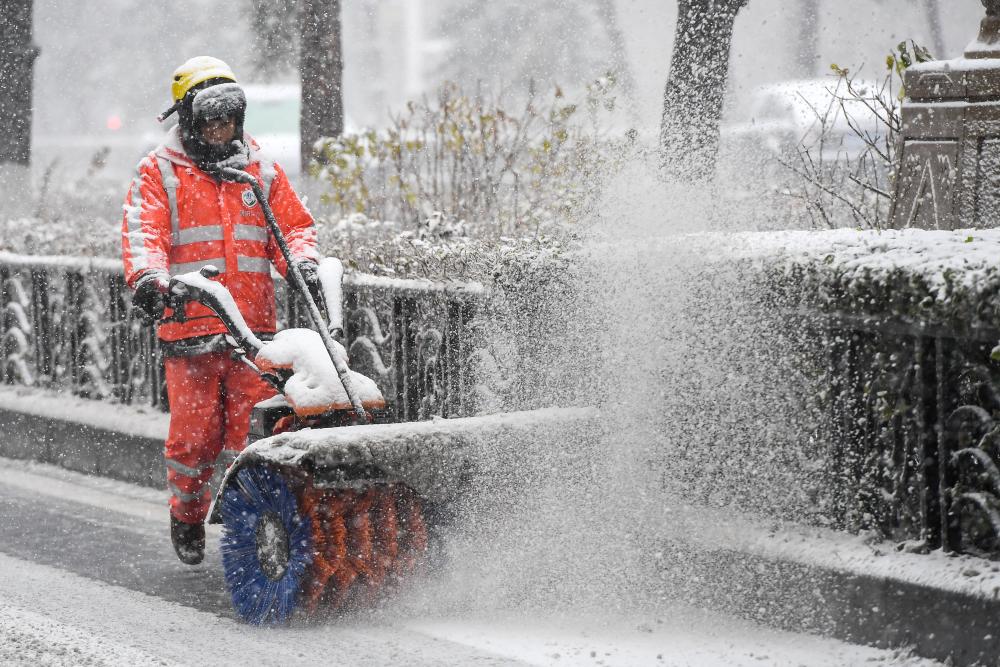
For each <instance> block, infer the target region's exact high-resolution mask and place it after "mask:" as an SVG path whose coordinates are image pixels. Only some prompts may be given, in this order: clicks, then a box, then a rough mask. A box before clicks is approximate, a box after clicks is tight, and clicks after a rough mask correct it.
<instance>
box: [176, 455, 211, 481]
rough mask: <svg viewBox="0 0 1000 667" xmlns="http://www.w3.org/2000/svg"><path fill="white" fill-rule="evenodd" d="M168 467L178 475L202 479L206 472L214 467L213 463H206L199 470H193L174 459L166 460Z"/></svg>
mask: <svg viewBox="0 0 1000 667" xmlns="http://www.w3.org/2000/svg"><path fill="white" fill-rule="evenodd" d="M166 461H167V467H168V468H170V469H171V470H173V471H174V472H176V473H180V474H181V475H184V476H185V477H200V476H201V474H202V473H203V472H205V471H206V470H211V469H212V468H213V467H214V466H213V465H212V464H211V463H206V464H204V465H202V466H200V467H198V468H191V467H188V466H186V465H184V464H183V463H179V462H177V461H174V460H173V459H166Z"/></svg>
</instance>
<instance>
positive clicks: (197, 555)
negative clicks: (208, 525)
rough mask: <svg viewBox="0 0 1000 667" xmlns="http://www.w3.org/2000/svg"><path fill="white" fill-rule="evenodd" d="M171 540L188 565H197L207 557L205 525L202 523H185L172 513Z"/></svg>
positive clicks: (178, 554)
mask: <svg viewBox="0 0 1000 667" xmlns="http://www.w3.org/2000/svg"><path fill="white" fill-rule="evenodd" d="M170 541H171V542H173V543H174V551H175V552H177V557H178V558H180V559H181V562H182V563H184V564H186V565H197V564H198V563H200V562H201V559H202V558H204V557H205V526H203V525H202V524H201V523H184V522H183V521H178V520H177V519H176V518H175V517H174V516H173V515H171V516H170Z"/></svg>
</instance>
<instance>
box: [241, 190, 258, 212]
mask: <svg viewBox="0 0 1000 667" xmlns="http://www.w3.org/2000/svg"><path fill="white" fill-rule="evenodd" d="M256 204H257V196H256V195H255V194H254V193H253V190H244V191H243V205H244V206H246V207H247V208H253V207H254V206H256Z"/></svg>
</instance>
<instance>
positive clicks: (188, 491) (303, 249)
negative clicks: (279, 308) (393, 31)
mask: <svg viewBox="0 0 1000 667" xmlns="http://www.w3.org/2000/svg"><path fill="white" fill-rule="evenodd" d="M171 92H172V96H173V101H174V103H173V105H172V106H171V107H170V108H169V109H168V110H167V111H166V112H164V113H163V114H162V115H161V120H163V119H164V118H166V117H169V116H170V115H171V114H173V113H176V114H177V117H178V123H177V125H176V126H174V127H173V128H172V129H171V131H170V132H169V134H168V136H167V138H166V141H165V142H164V143H163V144H162V145H160V146H159V147H157V148H156V149H155V150H153V151H152V152H151V153H149V154H148V155H147V156H145V157H144V158H143V159H142V160H141V161H140V162H139V165H138V168H137V170H136V172H137V173H136V175H135V178H134V179H133V180H132V183H131V185H130V186H129V191H128V195H127V196H126V200H125V205H124V209H125V215H124V219H123V221H122V257H123V261H124V264H125V280H126V282H127V284H128V285H129V287H131V288H132V289H133V290H134V295H133V308H134V309H135V310H136V312H137V313H138V314H139V315H140V317H141V318H142V319H143V320H144V321H146V322H148V323H152V322H157V321H159V320H161V319H163V318H164V317H166V318H167V319H168V320H169V317H170V316H171V315H172V314H173V313H172V312H171V311H170V308H169V303H168V300H167V298H166V293H167V289H168V285H169V281H170V276H172V275H177V274H181V273H188V272H191V271H197V270H199V269H201V268H202V267H205V266H209V265H211V266H214V267H215V268H216V269H218V270H219V271H220V274H219V276H218V278H217V280H218V281H219V282H220V283H222V285H224V286H225V287H227V288H228V289H229V291H230V292H231V293H232V295H233V298H234V300H235V302H236V305H237V306H238V308H239V309H240V312H241V313H242V314H243V317H244V319H245V320H246V322H247V324H248V325H249V327H250V329H251V330H252V331H253V332H254V333H256V334H257V336H258V337H260V338H262V339H265V340H266V339H268V338H269V337H270V336H271V335H273V333H274V331H275V327H276V316H275V315H276V313H275V310H276V307H275V298H274V283H273V281H272V277H271V269H272V267H273V268H274V269H276V270H277V271H278V272H279V273H280V274H282V275H284V274H285V273H286V271H287V269H288V267H287V265H286V263H285V260H284V258H283V257H282V255H281V252H280V250H279V248H278V246H277V243H276V242H275V240H274V239H273V238H271V236H270V235H269V233H268V229H267V226H266V222H265V218H264V214H263V211H262V210H261V206H260V204H259V203H258V201H257V197H256V196H255V195H254V191H253V189H251V187H250V186H249V185H247V184H244V183H238V182H232V181H229V180H226V179H225V177H224V174H223V172H222V169H223V168H226V167H229V168H234V169H239V170H242V171H245V172H246V173H249V174H250V175H252V176H253V177H254V178H255V179H257V181H258V183H259V185H260V187H261V189H262V191H263V193H264V196H265V197H266V198H267V201H268V202H269V203H270V206H271V208H272V210H273V211H274V215H275V218H276V219H277V222H278V226H279V227H280V229H281V231H282V232H283V233H284V235H285V238H286V239H287V242H288V246H289V248H290V249H291V254H292V257H293V258H294V259H293V262H295V264H296V265H297V266H298V268H299V269H300V271H301V272H302V275H303V277H304V278H305V280H306V283H307V285H308V286H309V288H310V291H311V292H314V293H318V291H319V287H318V285H319V280H318V277H317V261H318V259H319V256H318V253H317V249H316V229H315V224H314V222H313V219H312V216H311V215H310V213H309V211H308V210H307V209H306V208H305V206H304V205H303V204H302V202H301V201H300V200H299V198H298V196H297V195H296V193H295V191H294V190H293V188H292V186H291V184H290V182H289V180H288V178H287V176H286V175H285V173H284V171H283V170H282V169H281V167H280V166H279V165H277V164H276V163H275V162H273V161H271V160H269V159H268V158H267V157H265V155H264V153H262V152H261V149H260V147H259V146H258V145H257V143H256V142H255V141H254V140H253V138H251V137H250V136H249V135H248V134H246V133H245V132H244V130H243V121H244V115H245V112H246V97H245V95H244V92H243V90H242V89H241V87H240V85H239V83H238V82H237V80H236V76H235V74H234V73H233V71H232V70H231V69H230V67H229V66H228V65H227V64H226V63H224V62H223V61H221V60H219V59H217V58H212V57H208V56H198V57H195V58H191V59H190V60H188V61H187V62H185V63H184V64H183V65H181V66H180V67H178V68H177V70H176V71H175V72H174V74H173V79H172V81H171ZM184 315H185V318H184V321H164V322H161V323H160V324H159V326H158V331H157V334H158V337H159V340H160V346H161V349H162V351H163V356H164V371H165V374H166V384H167V396H168V402H169V406H170V430H169V434H168V436H167V441H166V443H165V448H164V449H165V457H166V472H167V484H168V488H169V492H170V537H171V541H172V543H173V546H174V550H175V551H176V553H177V556H178V558H180V560H181V561H182V562H184V563H187V564H189V565H194V564H197V563H199V562H201V560H202V559H203V557H204V553H205V528H204V520H205V517H206V514H207V512H208V508H209V504H210V501H211V494H210V489H209V488H208V481H209V480H210V479H211V477H212V473H213V471H214V468H215V464H216V459H217V458H218V456H219V454H220V452H221V451H223V450H230V451H233V452H238V451H240V450H241V449H242V448H243V447H244V446H245V441H246V436H247V431H248V429H249V415H250V410H251V408H252V407H253V405H254V404H255V403H257V402H258V401H261V400H263V399H265V398H267V397H269V396H271V395H273V394H274V390H273V388H271V387H270V386H269V385H268V384H267V383H266V382H265V381H264V380H262V379H261V378H260V376H259V375H258V374H257V373H255V372H254V371H253V369H251V368H250V367H248V366H247V365H246V364H244V363H243V362H241V361H239V360H236V359H234V358H232V356H231V355H230V353H229V351H228V349H227V346H226V343H225V339H224V334H225V332H226V329H225V326H224V325H223V323H222V321H221V320H220V319H219V318H218V317H216V316H215V315H214V314H213V313H212V311H210V310H209V309H208V308H207V307H205V306H204V305H202V304H200V303H195V302H191V303H188V304H187V305H186V306H185V313H184Z"/></svg>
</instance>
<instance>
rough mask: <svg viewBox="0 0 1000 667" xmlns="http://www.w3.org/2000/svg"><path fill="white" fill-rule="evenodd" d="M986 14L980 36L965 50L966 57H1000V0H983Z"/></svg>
mask: <svg viewBox="0 0 1000 667" xmlns="http://www.w3.org/2000/svg"><path fill="white" fill-rule="evenodd" d="M982 3H983V6H984V7H986V16H984V17H983V20H982V22H981V23H980V24H979V37H978V38H977V39H976V41H974V42H973V43H972V44H969V46H968V48H966V50H965V57H966V58H1000V0H982Z"/></svg>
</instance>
